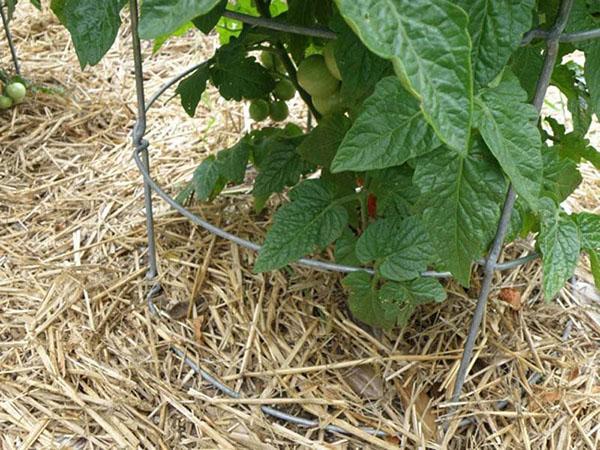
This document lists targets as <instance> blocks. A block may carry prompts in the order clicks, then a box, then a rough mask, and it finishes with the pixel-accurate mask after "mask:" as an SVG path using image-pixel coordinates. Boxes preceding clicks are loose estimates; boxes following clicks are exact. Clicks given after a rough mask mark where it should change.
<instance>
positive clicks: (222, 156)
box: [216, 139, 250, 184]
mask: <svg viewBox="0 0 600 450" xmlns="http://www.w3.org/2000/svg"><path fill="white" fill-rule="evenodd" d="M249 156H250V145H249V144H248V143H247V142H246V140H245V139H242V140H240V141H238V142H237V143H236V144H235V145H234V146H233V147H230V148H227V149H225V150H221V151H220V152H219V153H218V154H217V163H216V164H217V167H218V169H219V174H220V175H221V176H222V177H223V178H225V179H226V180H227V181H231V182H233V183H235V184H240V183H241V182H243V181H244V175H245V174H246V165H247V164H248V157H249Z"/></svg>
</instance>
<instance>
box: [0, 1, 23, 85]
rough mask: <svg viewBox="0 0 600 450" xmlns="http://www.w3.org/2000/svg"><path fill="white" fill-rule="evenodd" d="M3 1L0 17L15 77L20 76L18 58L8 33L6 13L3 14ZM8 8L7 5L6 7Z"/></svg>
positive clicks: (0, 6)
mask: <svg viewBox="0 0 600 450" xmlns="http://www.w3.org/2000/svg"><path fill="white" fill-rule="evenodd" d="M4 6H5V5H4V0H0V17H1V18H2V26H3V28H4V35H5V36H6V42H7V43H8V48H9V49H10V56H11V58H12V63H13V66H14V68H15V73H16V74H17V75H20V74H21V67H20V66H19V58H17V50H16V49H15V45H14V43H13V39H12V34H11V32H10V26H9V25H8V13H5V12H4ZM7 7H8V5H7Z"/></svg>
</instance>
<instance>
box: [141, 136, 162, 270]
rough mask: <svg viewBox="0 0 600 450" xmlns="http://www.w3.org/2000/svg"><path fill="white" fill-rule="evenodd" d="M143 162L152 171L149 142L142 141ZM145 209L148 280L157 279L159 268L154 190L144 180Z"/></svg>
mask: <svg viewBox="0 0 600 450" xmlns="http://www.w3.org/2000/svg"><path fill="white" fill-rule="evenodd" d="M141 145H142V149H141V153H142V162H143V164H144V167H145V168H146V170H150V156H149V152H148V141H145V140H142V142H141ZM144 209H145V210H146V233H147V235H148V273H147V274H146V277H147V278H148V279H153V278H156V276H157V275H158V267H157V262H156V234H155V233H154V208H153V205H152V188H151V187H150V185H149V184H148V182H147V181H146V180H144Z"/></svg>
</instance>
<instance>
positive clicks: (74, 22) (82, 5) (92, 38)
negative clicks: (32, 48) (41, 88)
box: [50, 0, 124, 69]
mask: <svg viewBox="0 0 600 450" xmlns="http://www.w3.org/2000/svg"><path fill="white" fill-rule="evenodd" d="M123 5H124V2H123V1H122V0H106V1H102V2H99V1H96V0H52V2H51V3H50V8H51V9H52V11H53V12H54V14H55V15H56V17H58V19H59V20H60V22H61V23H62V24H63V25H64V26H65V27H66V28H67V30H69V33H70V34H71V39H72V40H73V46H74V47H75V52H76V53H77V58H78V59H79V64H80V65H81V68H82V69H83V68H85V67H86V66H87V65H90V66H93V65H95V64H98V62H99V61H100V60H101V59H102V57H103V56H104V55H105V54H106V52H108V50H110V48H111V47H112V45H113V43H114V42H115V38H116V37H117V33H118V31H119V27H120V26H121V18H120V17H119V12H120V11H121V8H122V7H123Z"/></svg>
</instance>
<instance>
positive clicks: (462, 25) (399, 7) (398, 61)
mask: <svg viewBox="0 0 600 450" xmlns="http://www.w3.org/2000/svg"><path fill="white" fill-rule="evenodd" d="M336 3H337V5H338V7H339V9H340V12H341V14H342V16H343V17H344V18H345V19H346V21H347V22H348V23H349V24H350V25H351V27H352V29H354V30H356V31H357V34H358V36H359V37H360V39H361V40H362V41H363V43H364V44H365V45H366V46H367V48H369V50H371V51H372V52H373V53H375V54H376V55H379V56H380V57H382V58H385V59H389V60H391V61H392V63H393V64H394V69H395V70H396V73H397V75H398V77H400V79H401V80H402V82H403V83H404V85H405V87H406V88H407V89H408V90H409V91H410V92H412V93H413V94H414V95H415V96H417V97H418V98H419V100H420V101H421V102H422V104H423V113H424V114H425V117H426V118H427V120H428V121H429V122H430V123H431V124H432V126H433V128H434V129H435V130H436V133H438V135H439V136H440V139H441V140H442V141H443V142H445V143H447V144H448V145H449V146H450V147H452V148H454V149H455V150H457V151H458V152H460V153H462V154H463V155H464V154H465V153H466V152H467V147H468V141H469V132H470V128H471V112H472V108H473V71H472V68H471V39H470V37H469V34H468V32H467V24H468V17H467V14H466V13H465V11H463V10H462V9H461V8H459V7H458V6H456V5H454V4H453V3H451V2H449V1H446V0H441V1H435V2H434V1H433V0H417V1H408V0H383V1H382V0H364V1H360V2H357V1H355V0H336ZM423 36H427V38H426V39H423V38H422V37H423ZM441 61H443V63H442V62H441Z"/></svg>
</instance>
